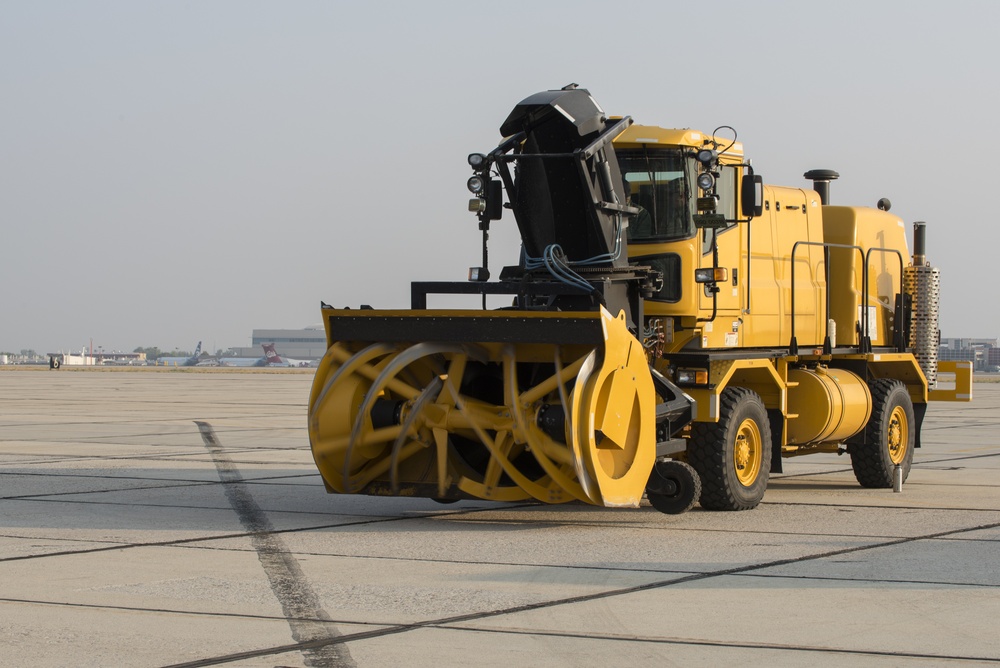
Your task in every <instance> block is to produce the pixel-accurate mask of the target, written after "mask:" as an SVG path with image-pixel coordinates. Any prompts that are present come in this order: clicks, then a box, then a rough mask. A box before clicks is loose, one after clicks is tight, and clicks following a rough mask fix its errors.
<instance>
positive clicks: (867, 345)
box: [788, 241, 903, 355]
mask: <svg viewBox="0 0 1000 668" xmlns="http://www.w3.org/2000/svg"><path fill="white" fill-rule="evenodd" d="M799 246H821V247H822V248H823V249H824V264H825V265H826V266H825V274H826V276H825V278H826V318H825V320H829V318H830V251H829V249H831V248H853V249H854V250H856V251H858V252H859V253H861V260H862V263H863V264H862V267H861V285H862V292H863V293H864V308H863V309H862V311H861V339H860V341H858V352H859V353H870V352H871V351H872V341H871V324H870V323H869V321H868V296H869V293H868V260H869V258H870V257H871V254H872V252H875V251H878V252H881V253H895V254H896V258H897V259H898V260H899V294H902V293H903V254H902V253H900V252H899V250H897V249H895V248H883V247H881V246H879V247H873V248H869V249H868V250H867V251H866V250H864V249H863V248H861V246H855V245H850V244H834V243H826V242H822V241H796V242H795V244H794V245H793V246H792V256H791V263H792V272H791V274H792V287H791V289H792V299H791V301H792V311H791V316H792V338H791V341H789V344H788V351H789V354H791V355H798V354H799V344H798V341H797V340H796V337H795V251H796V250H797V249H798V247H799ZM823 350H824V352H825V353H826V354H829V353H830V350H831V344H830V332H829V329H827V333H826V338H825V339H824V341H823Z"/></svg>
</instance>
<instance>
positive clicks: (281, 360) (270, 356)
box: [261, 343, 319, 367]
mask: <svg viewBox="0 0 1000 668" xmlns="http://www.w3.org/2000/svg"><path fill="white" fill-rule="evenodd" d="M261 347H262V348H264V357H265V358H266V359H267V366H295V367H313V366H319V362H317V361H315V360H293V359H291V358H289V357H281V356H280V355H279V354H278V353H277V351H275V349H274V344H273V343H262V344H261Z"/></svg>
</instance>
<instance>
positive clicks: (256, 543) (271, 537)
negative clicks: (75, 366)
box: [195, 420, 355, 668]
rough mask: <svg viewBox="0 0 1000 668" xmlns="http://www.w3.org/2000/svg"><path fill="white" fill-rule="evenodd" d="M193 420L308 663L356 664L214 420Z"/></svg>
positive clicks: (340, 667)
mask: <svg viewBox="0 0 1000 668" xmlns="http://www.w3.org/2000/svg"><path fill="white" fill-rule="evenodd" d="M195 424H196V425H198V430H199V431H200V432H201V438H202V440H203V441H204V442H205V447H206V448H208V451H209V453H210V454H211V455H212V461H213V462H214V463H215V468H216V470H217V471H218V473H219V478H220V479H221V480H222V482H223V483H225V484H224V486H223V489H224V490H225V493H226V498H227V499H228V500H229V504H230V505H231V506H232V507H233V510H234V511H235V512H236V515H237V516H238V517H239V519H240V524H242V525H243V528H244V529H246V530H247V531H248V532H250V541H251V543H252V545H253V548H254V550H256V552H257V558H258V559H259V560H260V563H261V566H263V567H264V572H265V573H266V574H267V579H268V581H269V582H270V584H271V591H273V592H274V595H275V597H276V598H277V599H278V602H279V603H280V604H281V609H282V611H283V612H284V614H285V618H286V619H287V620H288V625H289V627H290V628H291V630H292V637H293V638H294V639H295V640H296V642H298V643H300V644H302V645H306V646H305V647H303V649H302V655H303V657H304V658H305V663H306V665H307V666H315V667H316V668H321V667H322V668H353V666H354V665H355V663H354V660H353V659H352V658H351V654H350V651H349V650H348V648H347V646H346V645H345V644H344V643H342V642H338V639H339V638H340V635H341V634H340V632H339V631H338V630H337V628H336V627H335V626H333V624H332V622H333V620H332V619H331V618H330V615H328V614H327V612H326V611H325V610H324V609H323V607H322V606H321V605H320V601H319V597H318V596H317V595H316V592H315V591H313V588H312V587H311V586H310V585H309V581H308V578H306V576H305V574H304V573H303V572H302V569H301V567H300V566H299V563H298V561H296V560H295V557H294V556H292V554H291V552H289V550H288V548H287V547H286V546H285V543H284V541H283V540H282V539H281V536H279V535H278V534H276V533H275V532H274V525H273V524H271V521H270V520H269V519H268V517H267V514H266V513H265V512H264V511H263V510H262V509H261V507H260V506H259V505H258V504H257V502H256V501H255V500H254V498H253V495H252V494H251V493H250V488H249V486H248V485H247V483H246V481H245V480H244V479H243V476H242V474H241V473H240V471H239V469H238V468H237V466H236V465H235V464H234V463H233V461H232V460H231V459H230V458H229V456H228V455H227V454H226V452H225V450H224V449H223V448H222V445H221V444H220V443H219V439H218V437H217V436H216V434H215V431H214V430H213V429H212V425H210V424H209V423H208V422H203V421H199V420H195ZM317 641H318V642H317Z"/></svg>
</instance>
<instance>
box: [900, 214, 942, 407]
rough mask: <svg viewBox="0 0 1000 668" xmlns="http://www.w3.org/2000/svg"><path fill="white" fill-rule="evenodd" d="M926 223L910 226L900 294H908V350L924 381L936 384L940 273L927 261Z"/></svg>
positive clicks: (916, 223)
mask: <svg viewBox="0 0 1000 668" xmlns="http://www.w3.org/2000/svg"><path fill="white" fill-rule="evenodd" d="M926 228H927V223H924V222H915V223H913V262H912V263H911V264H910V266H909V267H905V268H904V269H903V291H904V292H906V293H907V294H909V295H910V298H911V300H912V302H911V303H912V312H911V320H910V349H911V351H912V352H913V356H914V357H916V358H917V363H918V364H919V365H920V368H921V370H923V372H924V376H925V377H926V378H927V382H928V383H929V384H930V386H931V387H932V388H933V387H934V386H935V385H936V384H937V363H938V343H940V341H941V333H940V331H938V308H939V302H940V299H941V271H940V270H939V269H937V268H935V267H932V266H931V265H930V263H929V262H928V261H927V229H926Z"/></svg>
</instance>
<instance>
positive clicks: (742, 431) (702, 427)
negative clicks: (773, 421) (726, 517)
mask: <svg viewBox="0 0 1000 668" xmlns="http://www.w3.org/2000/svg"><path fill="white" fill-rule="evenodd" d="M719 406H720V408H719V421H718V422H695V423H694V424H693V425H692V427H691V441H690V445H689V446H688V461H689V462H690V463H691V465H692V466H693V467H694V469H695V470H696V471H697V472H698V475H699V476H701V487H702V488H701V507H702V508H705V509H707V510H749V509H751V508H756V507H757V505H758V504H759V503H760V500H761V499H762V498H763V497H764V491H765V490H766V489H767V479H768V476H769V475H770V472H771V426H770V421H769V420H768V417H767V410H766V409H765V408H764V402H763V401H761V399H760V397H759V396H758V395H757V393H756V392H754V391H753V390H749V389H747V388H745V387H731V388H727V389H725V390H723V392H722V396H721V397H720V398H719Z"/></svg>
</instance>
